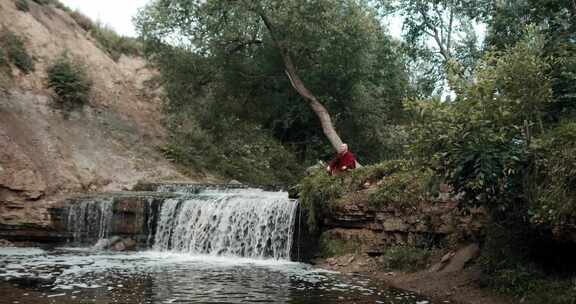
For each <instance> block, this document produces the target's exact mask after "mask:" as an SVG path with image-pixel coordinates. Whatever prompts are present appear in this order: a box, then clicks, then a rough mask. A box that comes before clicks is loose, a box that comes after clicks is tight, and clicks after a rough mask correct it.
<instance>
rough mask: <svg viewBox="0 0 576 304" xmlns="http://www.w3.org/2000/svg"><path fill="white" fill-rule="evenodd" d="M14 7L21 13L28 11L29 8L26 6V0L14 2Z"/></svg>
mask: <svg viewBox="0 0 576 304" xmlns="http://www.w3.org/2000/svg"><path fill="white" fill-rule="evenodd" d="M14 5H16V9H18V10H19V11H22V12H28V11H30V6H29V5H28V1H27V0H15V1H14Z"/></svg>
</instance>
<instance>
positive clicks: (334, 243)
mask: <svg viewBox="0 0 576 304" xmlns="http://www.w3.org/2000/svg"><path fill="white" fill-rule="evenodd" d="M359 250H360V244H359V242H358V241H355V240H343V239H339V238H334V237H333V236H332V235H330V233H329V232H324V233H323V234H322V235H321V236H320V257H321V258H331V257H336V256H343V255H346V254H351V253H358V252H359Z"/></svg>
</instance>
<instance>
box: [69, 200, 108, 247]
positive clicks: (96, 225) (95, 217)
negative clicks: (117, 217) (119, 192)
mask: <svg viewBox="0 0 576 304" xmlns="http://www.w3.org/2000/svg"><path fill="white" fill-rule="evenodd" d="M112 215H113V199H112V198H110V197H103V198H93V199H90V200H83V201H80V202H77V203H75V204H71V205H70V206H68V218H67V225H68V231H70V232H71V233H72V238H73V242H74V243H85V242H89V241H93V240H99V239H104V238H107V237H109V234H110V229H111V226H112Z"/></svg>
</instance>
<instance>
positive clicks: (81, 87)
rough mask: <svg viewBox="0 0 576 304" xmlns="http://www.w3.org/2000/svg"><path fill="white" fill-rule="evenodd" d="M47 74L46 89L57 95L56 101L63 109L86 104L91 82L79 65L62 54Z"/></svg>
mask: <svg viewBox="0 0 576 304" xmlns="http://www.w3.org/2000/svg"><path fill="white" fill-rule="evenodd" d="M47 72H48V87H49V88H51V89H52V90H54V92H55V93H56V95H58V101H59V102H60V104H61V105H62V106H63V107H64V108H65V109H68V110H69V109H73V108H76V107H81V106H83V105H85V104H86V103H88V101H89V99H90V89H91V87H92V82H91V81H90V79H89V78H88V75H87V73H86V69H85V67H84V66H83V65H82V64H81V63H79V62H76V61H73V60H72V59H70V58H69V57H68V56H67V55H65V54H64V55H61V56H60V57H59V58H58V59H56V61H55V62H54V64H52V65H51V66H50V67H49V68H48V70H47Z"/></svg>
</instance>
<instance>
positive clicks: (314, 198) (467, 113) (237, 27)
mask: <svg viewBox="0 0 576 304" xmlns="http://www.w3.org/2000/svg"><path fill="white" fill-rule="evenodd" d="M575 14H576V3H575V2H574V1H564V0H546V1H541V0H523V1H488V0H487V1H459V0H454V1H447V0H431V1H423V0H397V1H388V0H386V1H384V0H383V1H361V0H343V1H336V0H320V1H296V0H290V1H265V0H261V1H224V0H213V1H205V2H199V1H192V0H171V1H169V0H156V1H153V2H152V3H151V4H150V5H149V6H147V7H146V8H145V9H144V10H142V11H141V13H140V14H139V16H138V17H137V19H136V23H137V26H138V29H139V31H140V33H141V35H142V38H143V39H144V41H145V47H146V53H147V55H148V56H150V58H151V59H152V60H153V61H154V62H155V63H156V65H157V66H158V67H159V69H160V70H161V74H162V77H161V78H162V79H161V80H162V83H163V85H164V87H165V90H166V95H167V96H166V107H165V109H166V114H167V125H168V126H169V127H170V129H171V130H172V132H173V135H174V136H173V143H172V144H171V145H170V146H169V147H167V148H166V149H165V152H166V153H167V154H168V155H170V156H171V157H173V158H174V159H176V160H177V162H179V163H183V164H187V165H189V166H197V167H202V166H204V165H206V164H208V165H209V166H212V167H215V168H218V172H220V173H222V174H223V175H227V176H232V177H238V178H240V179H243V180H251V181H258V182H263V180H264V179H265V180H270V181H280V180H284V181H287V180H290V181H292V180H294V179H295V178H297V177H298V175H299V173H300V174H302V172H303V170H302V168H301V166H302V165H303V164H304V165H312V164H314V163H316V162H317V160H320V159H324V160H327V159H328V158H330V154H331V153H330V150H331V149H330V148H329V146H328V145H327V142H326V141H325V140H324V139H323V138H324V137H323V134H322V130H321V128H320V124H319V122H318V120H317V119H316V117H315V116H314V114H313V112H312V111H310V109H309V108H308V105H307V104H306V103H305V102H303V100H302V97H301V96H300V95H299V94H297V93H296V92H295V91H294V90H293V89H292V86H291V83H290V81H289V79H288V78H287V77H286V75H285V73H284V69H285V65H284V64H283V60H282V59H283V58H282V56H281V52H280V50H279V47H278V45H277V44H275V42H276V41H281V42H282V45H281V47H280V48H281V49H282V48H283V49H285V50H286V51H287V52H288V53H289V55H290V56H291V57H292V58H293V59H294V63H295V65H296V68H297V70H298V72H299V75H300V77H301V78H302V80H303V82H304V83H306V85H307V86H308V87H309V88H310V90H311V91H313V92H314V94H315V95H316V96H318V99H319V100H321V101H322V103H323V104H324V105H325V106H326V107H327V108H328V110H329V112H330V113H331V114H332V117H333V119H334V120H335V124H336V128H337V129H338V130H339V132H340V134H341V135H342V137H343V139H344V140H345V141H347V142H349V143H350V145H351V147H352V150H353V151H354V152H356V154H358V156H359V158H360V160H361V162H363V163H365V164H368V166H366V167H364V168H362V169H359V170H356V171H354V172H352V173H350V174H348V175H346V176H338V177H333V176H328V175H327V174H326V172H325V171H324V170H323V169H322V168H319V169H316V170H311V171H310V172H309V175H308V176H307V177H305V178H304V179H303V180H302V181H301V183H300V184H299V191H300V195H301V202H302V205H303V206H304V207H305V208H306V209H307V210H308V215H309V224H310V226H311V227H313V228H314V227H316V228H321V222H322V221H321V220H322V217H323V215H324V214H325V213H326V212H329V211H330V208H331V207H332V206H335V205H336V204H339V203H340V200H341V199H342V198H343V197H345V196H346V197H348V198H350V197H352V196H350V195H349V194H351V193H352V194H358V195H365V197H364V198H363V199H367V200H369V201H370V202H371V203H372V204H374V206H388V205H390V204H394V206H397V207H406V206H411V205H413V204H418V203H422V202H431V201H432V202H433V200H434V197H435V189H436V188H437V187H438V186H439V185H440V184H442V183H444V184H446V185H448V186H449V187H450V188H451V189H454V192H455V193H457V194H458V195H459V196H460V197H462V199H461V200H460V207H462V208H463V209H466V208H469V207H477V206H480V207H484V208H485V209H486V210H488V212H489V213H490V215H491V217H492V220H493V221H494V224H495V225H496V226H498V227H501V228H502V229H499V230H488V231H487V233H486V251H487V252H488V253H487V254H486V256H485V260H484V262H483V267H484V270H485V273H486V274H489V275H490V276H491V278H492V279H493V280H492V281H490V280H487V281H486V284H487V285H489V286H492V287H494V286H500V287H502V291H503V292H506V293H508V294H512V295H514V296H519V295H520V294H522V293H523V292H525V294H524V296H525V297H527V299H528V300H527V301H533V302H534V301H536V302H537V301H538V299H545V298H546V296H547V295H543V294H540V295H539V296H538V297H535V296H534V295H535V294H536V293H538V292H540V291H541V290H542V289H541V288H535V287H534V286H536V285H538V284H540V283H542V282H544V281H545V280H546V279H551V280H552V279H554V280H552V281H553V282H554V283H551V284H548V285H546V286H549V289H550V290H555V291H557V290H559V289H561V287H562V286H566V285H565V282H566V281H565V279H564V278H561V279H560V280H555V279H556V278H555V277H551V276H550V274H549V269H548V268H547V267H544V266H542V265H541V263H542V260H545V259H543V258H542V256H540V252H539V251H538V250H536V248H538V247H540V246H541V245H542V244H558V239H562V238H563V237H566V236H567V235H570V233H574V227H576V192H575V190H574V189H576V179H575V176H576V158H575V155H576V144H575V142H576V137H575V135H574V134H576V117H575V115H576V113H574V110H575V109H576V99H575V98H576V86H575V85H574V83H576V25H575V22H574V20H576V16H575ZM263 15H265V16H266V17H268V19H269V20H270V22H271V25H272V27H273V28H274V30H275V31H271V30H270V27H269V26H267V24H265V22H263V18H262V16H263ZM391 15H397V16H398V15H399V16H402V17H403V21H404V31H403V39H404V41H397V40H395V39H393V38H391V37H390V36H389V35H388V33H387V29H386V28H385V27H383V26H382V24H384V23H385V22H383V21H386V20H387V19H386V18H388V17H389V16H391ZM482 29H486V31H485V34H486V35H485V36H486V37H485V39H482V38H483V37H484V35H483V34H484V31H483V30H482ZM272 34H274V35H277V36H278V37H276V39H273V37H272ZM271 151H273V152H271ZM271 153H273V155H274V157H276V158H274V159H271V158H270V155H271ZM253 159H258V161H253ZM195 162H196V163H195ZM374 163H379V164H374ZM232 164H233V165H232ZM278 164H282V165H281V166H278ZM285 164H289V166H285ZM270 169H271V170H272V171H273V173H269V172H270V171H268V170H270ZM248 171H251V172H255V175H257V176H261V177H264V178H261V179H258V177H257V176H255V175H249V174H247V173H246V172H248ZM446 185H444V186H446ZM400 209H401V208H400ZM502 230H509V233H511V238H513V239H515V240H519V242H508V244H507V245H508V246H507V247H506V246H499V245H497V244H496V245H494V244H491V243H490V241H491V240H493V239H495V238H501V239H506V238H505V237H504V236H499V234H500V232H498V231H502ZM524 240H531V241H526V242H524ZM535 240H537V241H535ZM324 247H325V249H326V251H329V252H332V253H335V252H340V251H341V250H340V249H342V248H344V249H350V248H352V249H353V246H349V244H335V243H330V242H328V243H326V244H324ZM508 249H510V250H508ZM499 251H506V252H505V253H503V254H501V253H499ZM398 252H401V253H399V254H398V255H399V256H405V255H409V254H404V253H402V250H399V251H398ZM568 252H571V251H569V250H568ZM522 253H524V255H522ZM391 255H392V257H391V259H392V262H391V263H392V264H393V263H394V262H393V260H394V252H392V253H391ZM502 255H509V259H502V258H501V257H502ZM515 257H517V259H516V260H515V261H517V262H518V263H513V262H512V261H514V259H515ZM499 260H501V261H503V262H502V263H499V262H498V261H499ZM530 278H533V280H530ZM554 284H556V285H554ZM522 286H526V288H524V289H523V287H522ZM516 287H518V288H516ZM570 292H571V291H566V292H565V293H562V294H560V292H558V295H557V297H556V298H557V299H559V300H558V301H560V302H558V303H561V302H562V301H564V302H566V299H569V298H571V297H572V294H570ZM542 301H544V300H542ZM567 303H569V302H567Z"/></svg>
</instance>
